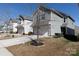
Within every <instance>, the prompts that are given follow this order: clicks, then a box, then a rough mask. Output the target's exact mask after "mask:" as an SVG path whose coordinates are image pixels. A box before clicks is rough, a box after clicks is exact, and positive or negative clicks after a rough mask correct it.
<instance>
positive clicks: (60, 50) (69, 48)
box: [7, 37, 79, 56]
mask: <svg viewBox="0 0 79 59" xmlns="http://www.w3.org/2000/svg"><path fill="white" fill-rule="evenodd" d="M41 40H42V42H43V43H44V45H42V46H32V45H30V43H29V42H28V43H25V44H20V45H15V46H10V47H7V49H8V50H9V51H10V52H12V53H13V54H14V55H16V56H69V55H71V54H75V53H76V50H77V49H79V47H78V46H79V42H77V43H75V42H71V41H68V40H66V39H65V38H63V37H61V38H42V39H41Z"/></svg>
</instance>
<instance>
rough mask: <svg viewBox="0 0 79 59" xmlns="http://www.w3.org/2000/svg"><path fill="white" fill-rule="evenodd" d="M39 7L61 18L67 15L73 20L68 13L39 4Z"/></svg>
mask: <svg viewBox="0 0 79 59" xmlns="http://www.w3.org/2000/svg"><path fill="white" fill-rule="evenodd" d="M39 9H40V10H42V11H45V12H48V13H50V12H53V13H55V14H56V15H58V16H59V17H61V18H67V17H69V18H70V19H71V20H72V21H73V22H74V21H75V20H74V19H73V18H72V17H71V16H69V15H67V14H65V13H63V12H60V11H58V10H55V9H49V8H46V7H43V6H40V7H39Z"/></svg>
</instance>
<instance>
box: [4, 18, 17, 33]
mask: <svg viewBox="0 0 79 59" xmlns="http://www.w3.org/2000/svg"><path fill="white" fill-rule="evenodd" d="M17 25H18V23H17V21H16V20H13V19H10V20H8V21H6V22H5V23H4V27H3V31H4V32H13V33H16V32H17V28H16V27H17Z"/></svg>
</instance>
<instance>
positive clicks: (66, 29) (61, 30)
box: [32, 6, 75, 36]
mask: <svg viewBox="0 0 79 59" xmlns="http://www.w3.org/2000/svg"><path fill="white" fill-rule="evenodd" d="M74 22H75V21H74V20H73V19H72V17H71V16H69V15H66V14H64V13H62V12H59V11H57V10H55V9H49V8H46V7H43V6H40V7H39V8H38V9H37V10H36V11H35V12H34V13H33V24H32V27H33V33H34V34H37V33H39V34H40V35H44V36H51V35H55V34H57V33H58V34H63V35H64V34H66V35H74V28H75V25H74ZM38 23H39V27H37V25H38ZM37 28H39V30H38V31H39V32H37Z"/></svg>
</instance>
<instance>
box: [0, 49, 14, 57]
mask: <svg viewBox="0 0 79 59" xmlns="http://www.w3.org/2000/svg"><path fill="white" fill-rule="evenodd" d="M0 56H13V54H12V53H11V52H10V51H8V49H6V48H0Z"/></svg>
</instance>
